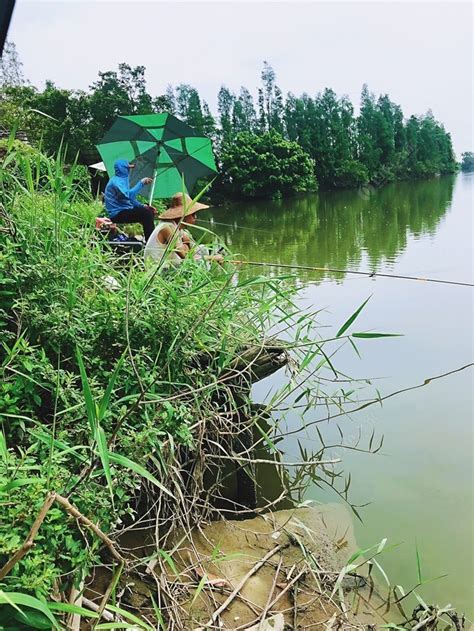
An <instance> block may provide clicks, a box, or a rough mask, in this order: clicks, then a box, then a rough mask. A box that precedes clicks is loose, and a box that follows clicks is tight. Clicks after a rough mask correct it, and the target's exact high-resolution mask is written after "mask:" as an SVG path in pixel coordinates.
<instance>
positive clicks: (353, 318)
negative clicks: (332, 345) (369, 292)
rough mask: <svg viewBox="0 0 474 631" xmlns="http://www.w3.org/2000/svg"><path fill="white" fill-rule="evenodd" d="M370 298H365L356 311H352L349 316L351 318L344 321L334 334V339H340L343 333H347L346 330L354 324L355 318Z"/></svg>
mask: <svg viewBox="0 0 474 631" xmlns="http://www.w3.org/2000/svg"><path fill="white" fill-rule="evenodd" d="M370 298H371V296H369V297H368V298H367V300H365V301H364V302H363V303H362V304H361V305H360V307H359V308H358V309H356V310H355V311H354V313H353V314H352V315H351V317H350V318H349V319H348V320H346V321H345V322H344V324H343V325H342V326H341V328H340V329H339V331H338V332H337V333H336V337H341V335H342V334H343V333H345V331H347V329H348V328H349V327H350V326H351V324H352V323H353V322H354V320H355V319H356V318H357V316H358V315H359V313H360V312H361V311H362V309H363V308H364V307H365V305H366V304H367V303H368V302H369V300H370Z"/></svg>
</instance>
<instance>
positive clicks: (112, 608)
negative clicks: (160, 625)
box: [96, 605, 155, 631]
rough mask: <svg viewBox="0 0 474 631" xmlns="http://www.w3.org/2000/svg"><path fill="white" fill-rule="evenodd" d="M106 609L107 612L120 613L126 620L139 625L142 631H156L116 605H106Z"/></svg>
mask: <svg viewBox="0 0 474 631" xmlns="http://www.w3.org/2000/svg"><path fill="white" fill-rule="evenodd" d="M105 609H106V610H107V611H112V612H113V613H118V614H119V615H121V616H122V617H123V618H125V619H126V620H130V622H134V623H135V624H138V625H139V626H140V627H141V628H142V629H146V630H147V631H155V630H154V629H153V627H150V625H149V624H147V623H146V622H143V620H140V618H138V617H137V616H135V615H134V614H133V613H130V612H129V611H126V610H125V609H120V607H116V606H115V605H106V607H105ZM96 628H97V627H96Z"/></svg>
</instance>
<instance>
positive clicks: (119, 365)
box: [98, 355, 125, 421]
mask: <svg viewBox="0 0 474 631" xmlns="http://www.w3.org/2000/svg"><path fill="white" fill-rule="evenodd" d="M124 357H125V355H122V356H121V357H120V359H119V360H118V362H117V365H116V366H115V370H114V372H113V373H112V375H111V377H110V379H109V383H108V384H107V389H106V391H105V392H104V396H103V397H102V401H101V402H100V405H99V413H98V418H99V421H101V420H102V419H103V418H104V415H105V413H106V411H107V408H108V406H109V401H110V397H111V395H112V391H113V389H114V385H115V382H116V380H117V376H118V374H119V372H120V369H121V368H122V365H123V360H124Z"/></svg>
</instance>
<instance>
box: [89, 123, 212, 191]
mask: <svg viewBox="0 0 474 631" xmlns="http://www.w3.org/2000/svg"><path fill="white" fill-rule="evenodd" d="M97 149H98V151H99V153H100V155H101V158H102V160H103V161H104V164H105V166H106V168H107V172H108V174H109V176H112V175H114V162H115V161H116V160H118V159H120V158H123V159H124V160H129V161H130V162H134V164H135V169H132V171H131V172H130V185H131V186H134V185H135V184H136V183H137V182H138V180H141V179H142V178H143V177H151V178H153V184H151V185H149V186H146V187H144V188H143V189H142V191H143V194H144V195H146V196H147V197H149V198H150V200H152V199H157V198H160V197H172V196H173V195H174V194H175V193H176V192H178V191H181V190H182V188H183V184H182V180H183V178H184V184H185V187H186V190H187V192H188V193H191V192H192V190H193V187H194V185H195V183H196V181H197V180H198V179H200V178H203V177H206V176H209V175H212V174H213V173H217V168H216V164H215V161H214V155H213V153H212V145H211V141H210V140H209V138H205V137H204V136H201V135H199V133H198V132H197V131H196V130H195V129H193V128H192V127H190V126H189V125H187V124H186V123H183V121H181V120H179V119H178V118H176V117H175V116H172V115H171V114H167V113H163V114H139V115H137V116H119V117H118V118H117V120H116V121H115V123H114V124H113V125H112V127H111V128H110V129H109V131H108V132H107V133H106V134H105V136H104V137H103V138H102V140H101V141H100V143H99V144H98V145H97Z"/></svg>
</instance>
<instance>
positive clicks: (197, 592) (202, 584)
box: [191, 574, 207, 607]
mask: <svg viewBox="0 0 474 631" xmlns="http://www.w3.org/2000/svg"><path fill="white" fill-rule="evenodd" d="M206 581H207V574H204V576H203V577H202V578H201V580H200V581H199V585H198V586H197V587H196V591H195V592H194V596H193V599H192V601H191V607H192V606H193V605H194V603H195V602H196V599H197V598H198V596H199V594H200V593H201V592H202V590H203V589H204V585H205V584H206Z"/></svg>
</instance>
